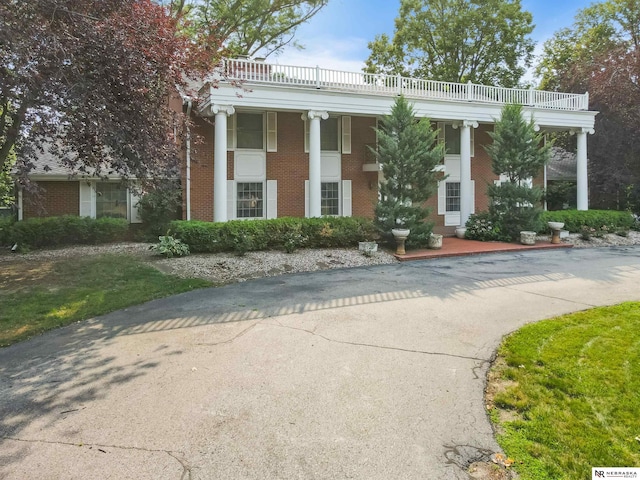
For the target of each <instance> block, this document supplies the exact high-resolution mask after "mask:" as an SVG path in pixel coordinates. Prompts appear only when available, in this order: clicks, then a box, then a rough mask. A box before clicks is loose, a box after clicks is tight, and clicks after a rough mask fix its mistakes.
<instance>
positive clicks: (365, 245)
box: [358, 242, 378, 255]
mask: <svg viewBox="0 0 640 480" xmlns="http://www.w3.org/2000/svg"><path fill="white" fill-rule="evenodd" d="M358 250H360V251H361V252H362V253H364V254H365V255H373V254H374V253H376V252H377V251H378V244H377V243H376V242H358Z"/></svg>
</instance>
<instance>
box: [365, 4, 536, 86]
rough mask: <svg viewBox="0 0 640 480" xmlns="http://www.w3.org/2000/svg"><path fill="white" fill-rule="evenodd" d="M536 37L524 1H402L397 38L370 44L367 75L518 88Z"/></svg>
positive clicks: (384, 38) (384, 36) (382, 37)
mask: <svg viewBox="0 0 640 480" xmlns="http://www.w3.org/2000/svg"><path fill="white" fill-rule="evenodd" d="M532 31H533V23H532V16H531V14H530V13H529V12H526V11H523V9H522V6H521V4H520V0H401V2H400V12H399V15H398V17H397V18H396V21H395V32H394V36H393V38H392V39H390V38H389V37H388V36H387V35H379V36H377V37H376V39H375V41H373V42H371V43H369V49H370V50H371V55H370V56H369V59H368V60H367V63H366V68H365V71H367V72H369V73H387V74H403V75H410V76H417V77H423V78H428V79H433V80H441V81H449V82H467V81H471V82H474V83H480V84H485V85H499V86H504V87H513V86H515V85H516V84H517V83H518V82H519V80H520V78H521V77H522V75H523V74H524V72H525V69H526V68H527V67H528V66H529V65H530V62H531V59H532V52H533V48H534V44H533V41H532V40H531V39H530V38H529V35H530V34H531V32H532Z"/></svg>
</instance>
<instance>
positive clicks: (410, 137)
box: [372, 96, 444, 247]
mask: <svg viewBox="0 0 640 480" xmlns="http://www.w3.org/2000/svg"><path fill="white" fill-rule="evenodd" d="M376 133H377V135H378V149H377V150H373V149H372V152H373V153H374V154H375V156H376V158H377V160H378V162H380V164H381V165H382V172H383V174H384V181H383V182H382V183H381V184H380V200H379V201H378V204H377V205H376V209H375V216H376V226H377V228H378V231H379V232H380V234H381V235H382V237H383V238H385V239H387V240H391V239H392V238H393V237H392V236H391V229H393V228H408V229H410V230H411V234H410V235H409V238H408V239H407V247H418V246H424V245H426V244H427V240H428V238H429V235H430V234H431V231H432V229H433V222H430V221H428V220H427V218H428V216H429V213H430V210H429V209H428V208H426V207H425V206H424V203H425V202H426V201H427V200H428V199H429V197H431V196H432V195H433V194H434V193H436V191H437V189H438V180H441V179H442V178H443V177H442V174H441V173H439V172H436V171H435V170H434V169H435V167H436V166H437V165H438V164H439V163H440V162H441V160H442V158H443V157H444V146H443V145H441V144H439V143H438V132H437V130H434V129H433V128H432V126H431V122H430V120H429V119H428V118H422V119H420V120H417V119H416V116H415V112H414V109H413V106H412V105H410V104H409V102H408V101H407V100H406V99H405V98H404V97H402V96H401V97H398V99H397V100H396V102H395V104H394V105H393V108H392V109H391V115H387V116H385V117H384V118H383V119H382V121H381V124H380V128H377V129H376Z"/></svg>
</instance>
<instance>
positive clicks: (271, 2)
mask: <svg viewBox="0 0 640 480" xmlns="http://www.w3.org/2000/svg"><path fill="white" fill-rule="evenodd" d="M158 1H159V2H160V3H163V4H167V5H169V6H170V9H171V11H172V14H173V15H174V17H176V18H178V19H188V20H189V27H188V28H187V29H186V30H187V31H188V32H189V34H190V35H191V36H192V37H193V38H195V39H197V40H198V41H202V40H203V36H204V37H205V38H206V39H208V40H209V41H210V40H211V39H219V40H221V41H222V43H223V45H224V47H225V50H226V51H225V54H227V55H230V56H233V55H249V56H254V55H260V56H263V57H267V56H269V55H271V54H274V53H276V54H277V53H278V52H280V51H281V50H282V48H283V47H284V46H286V45H295V46H297V47H300V46H301V45H300V44H298V43H296V41H295V33H296V30H297V28H298V27H299V26H300V25H301V24H303V23H305V22H306V21H308V20H309V19H310V18H311V17H313V16H314V15H315V14H316V13H318V12H319V11H320V9H322V7H324V6H325V5H327V3H328V1H329V0H158Z"/></svg>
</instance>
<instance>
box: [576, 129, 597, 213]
mask: <svg viewBox="0 0 640 480" xmlns="http://www.w3.org/2000/svg"><path fill="white" fill-rule="evenodd" d="M587 133H593V130H589V129H585V128H583V129H580V130H578V131H577V132H576V136H577V140H578V142H577V143H578V151H577V164H578V166H577V172H576V179H577V187H578V198H577V207H578V210H589V178H588V173H587Z"/></svg>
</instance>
